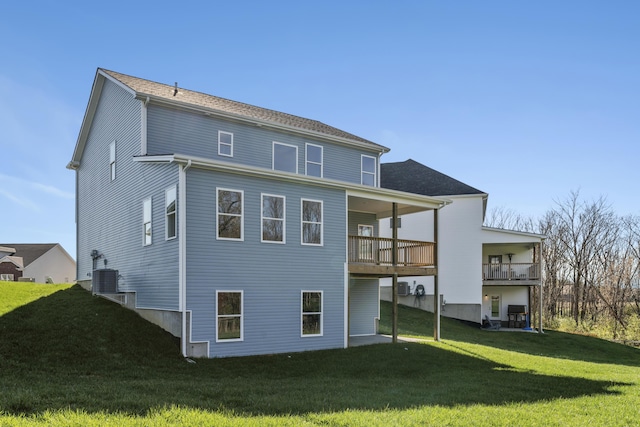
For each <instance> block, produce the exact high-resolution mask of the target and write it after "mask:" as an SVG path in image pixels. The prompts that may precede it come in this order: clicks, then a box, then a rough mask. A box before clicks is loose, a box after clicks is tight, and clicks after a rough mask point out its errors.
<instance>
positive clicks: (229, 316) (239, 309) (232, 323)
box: [216, 291, 244, 342]
mask: <svg viewBox="0 0 640 427" xmlns="http://www.w3.org/2000/svg"><path fill="white" fill-rule="evenodd" d="M243 312H244V295H243V291H216V323H217V325H216V342H221V341H225V342H229V341H242V340H243V337H244V333H243V332H244V319H243V315H242V314H243Z"/></svg>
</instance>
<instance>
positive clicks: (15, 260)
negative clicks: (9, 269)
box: [0, 255, 24, 270]
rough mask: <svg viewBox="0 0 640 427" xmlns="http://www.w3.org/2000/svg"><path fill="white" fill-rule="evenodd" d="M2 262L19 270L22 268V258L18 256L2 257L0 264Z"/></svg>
mask: <svg viewBox="0 0 640 427" xmlns="http://www.w3.org/2000/svg"><path fill="white" fill-rule="evenodd" d="M3 262H10V263H12V264H13V265H15V266H16V267H17V268H18V269H19V270H22V269H23V268H24V261H23V259H22V257H19V256H10V255H7V256H4V257H2V258H0V264H2V263H3Z"/></svg>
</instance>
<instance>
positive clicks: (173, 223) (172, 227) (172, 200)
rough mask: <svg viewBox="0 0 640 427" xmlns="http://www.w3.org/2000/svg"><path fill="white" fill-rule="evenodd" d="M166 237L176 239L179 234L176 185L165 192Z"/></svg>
mask: <svg viewBox="0 0 640 427" xmlns="http://www.w3.org/2000/svg"><path fill="white" fill-rule="evenodd" d="M164 212H165V223H166V225H165V235H164V236H165V239H166V240H170V239H175V237H176V234H177V226H178V221H177V219H178V216H177V215H176V186H175V185H174V186H173V187H169V188H167V189H166V190H165V192H164Z"/></svg>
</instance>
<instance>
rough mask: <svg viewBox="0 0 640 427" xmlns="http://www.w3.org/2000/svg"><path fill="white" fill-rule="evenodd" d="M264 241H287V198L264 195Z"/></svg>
mask: <svg viewBox="0 0 640 427" xmlns="http://www.w3.org/2000/svg"><path fill="white" fill-rule="evenodd" d="M262 241H263V242H274V243H285V199H284V197H283V196H274V195H271V194H263V195H262Z"/></svg>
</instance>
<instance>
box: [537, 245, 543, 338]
mask: <svg viewBox="0 0 640 427" xmlns="http://www.w3.org/2000/svg"><path fill="white" fill-rule="evenodd" d="M543 244H544V239H543V240H541V241H540V244H539V245H540V246H539V248H540V250H539V251H538V264H540V274H539V275H540V292H539V295H540V313H539V315H538V333H539V334H542V333H544V331H543V330H542V311H543V308H544V305H543V303H542V284H543V283H544V278H543V274H542V272H543V267H544V266H543V265H542V260H543V257H542V249H543V248H542V246H543Z"/></svg>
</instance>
